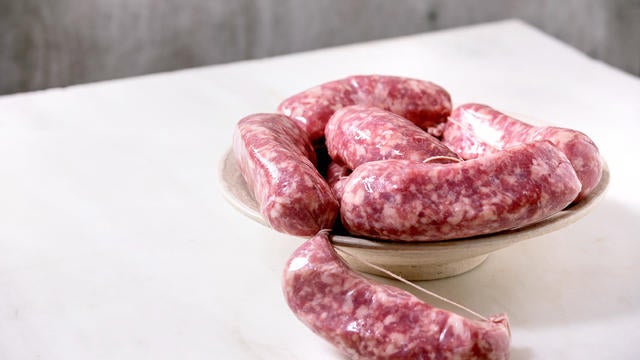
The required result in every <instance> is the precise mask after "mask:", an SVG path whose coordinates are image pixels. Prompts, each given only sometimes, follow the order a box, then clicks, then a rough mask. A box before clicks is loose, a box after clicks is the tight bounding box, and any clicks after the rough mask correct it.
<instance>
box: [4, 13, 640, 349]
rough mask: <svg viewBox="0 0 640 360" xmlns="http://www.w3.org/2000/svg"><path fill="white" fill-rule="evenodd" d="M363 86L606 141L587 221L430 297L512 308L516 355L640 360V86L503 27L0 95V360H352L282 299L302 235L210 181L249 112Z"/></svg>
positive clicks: (537, 36) (488, 310) (529, 33)
mask: <svg viewBox="0 0 640 360" xmlns="http://www.w3.org/2000/svg"><path fill="white" fill-rule="evenodd" d="M356 73H384V74H395V75H404V76H412V77H418V78H424V79H430V80H432V81H435V82H437V83H439V84H441V85H443V86H444V87H445V88H447V89H448V90H449V91H450V92H451V94H452V96H453V99H454V102H456V103H462V102H466V101H478V102H484V103H488V104H491V105H493V106H494V107H497V108H500V109H504V110H509V111H512V112H518V113H522V114H527V115H530V116H532V117H535V118H539V119H544V120H545V121H548V122H550V123H553V124H557V125H560V126H566V127H572V128H576V129H578V130H581V131H584V132H585V133H587V134H589V135H590V136H591V137H592V138H593V139H594V140H595V141H596V143H597V144H598V145H599V146H600V149H601V152H602V154H603V156H604V157H605V158H606V159H607V161H608V163H609V168H610V170H611V176H612V178H611V184H610V188H609V191H608V194H607V196H606V198H605V199H604V200H603V201H602V202H601V204H600V205H599V206H598V207H597V208H595V209H594V210H593V211H592V213H591V214H590V215H588V216H587V217H585V218H584V219H582V220H581V221H579V222H577V223H575V224H573V225H571V226H569V227H567V228H565V229H562V230H560V231H558V232H555V233H553V234H550V235H547V236H543V237H540V238H536V239H531V240H527V241H525V242H522V243H519V244H516V245H514V246H512V247H509V248H507V249H504V250H500V251H498V252H496V253H494V254H493V255H491V256H490V257H489V259H488V260H487V261H486V262H485V263H484V264H482V265H481V266H480V267H479V268H477V269H476V270H474V271H472V272H469V273H467V274H464V275H461V276H458V277H454V278H449V279H443V280H438V281H431V282H423V283H421V285H423V286H424V287H426V288H428V289H430V290H432V291H435V292H437V293H439V294H441V295H444V296H446V297H449V298H451V299H453V300H455V301H457V302H460V303H462V304H465V305H466V306H468V307H470V308H472V309H474V310H476V311H478V312H480V313H483V314H485V315H487V314H492V313H497V312H507V313H508V314H509V316H510V319H511V324H512V331H513V343H512V357H513V359H568V358H571V359H579V358H583V359H588V358H594V359H597V358H611V359H633V358H638V357H640V350H638V348H637V347H636V346H635V345H636V344H637V343H638V342H640V261H638V258H639V255H640V241H638V240H639V238H640V232H639V230H640V221H639V220H640V217H639V215H640V192H639V191H637V186H638V185H637V184H639V183H640V175H639V174H640V171H639V170H638V167H637V166H635V161H634V158H635V156H636V154H637V153H638V152H637V149H636V148H635V145H637V142H638V141H637V137H638V133H639V130H640V125H639V123H640V122H639V121H638V120H640V80H639V79H638V78H636V77H633V76H631V75H628V74H625V73H623V72H621V71H619V70H616V69H613V68H611V67H609V66H606V65H604V64H602V63H600V62H597V61H594V60H592V59H590V58H588V57H586V56H585V55H583V54H581V53H579V52H578V51H576V50H574V49H572V48H570V47H568V46H566V45H565V44H563V43H561V42H558V41H556V40H554V39H552V38H550V37H548V36H546V35H544V34H543V33H541V32H539V31H538V30H536V29H534V28H532V27H530V26H528V25H526V24H524V23H521V22H518V21H506V22H499V23H491V24H485V25H480V26H474V27H467V28H462V29H455V30H450V31H444V32H437V33H430V34H423V35H417V36H410V37H403V38H396V39H391V40H385V41H378V42H370V43H363V44H356V45H350V46H345V47H339V48H333V49H324V50H319V51H313V52H309V53H303V54H294V55H289V56H282V57H277V58H270V59H263V60H257V61H248V62H241V63H231V64H227V65H219V66H212V67H205V68H198V69H192V70H184V71H179V72H173V73H163V74H157V75H151V76H145V77H138V78H131V79H124V80H117V81H110V82H103V83H96V84H90V85H83V86H76V87H70V88H65V89H52V90H47V91H42V92H37V93H26V94H18V95H13V96H5V97H0V199H2V201H1V202H0V359H8V360H14V359H15V360H17V359H20V360H22V359H47V360H49V359H52V360H53V359H331V358H335V359H339V358H341V357H340V355H339V354H337V353H336V352H335V351H334V350H333V349H332V348H331V346H330V345H328V344H327V343H325V342H324V340H322V339H320V338H319V337H317V336H315V335H314V334H313V333H311V331H309V330H308V329H307V328H305V327H304V326H303V325H302V324H301V323H300V322H299V321H298V320H297V319H296V318H295V317H294V316H293V314H292V313H291V312H290V311H289V310H288V308H287V306H286V304H285V302H284V298H283V296H282V293H281V289H280V276H281V272H282V269H283V266H284V263H285V261H286V259H287V257H288V256H289V254H291V252H292V251H293V249H294V248H296V247H297V246H298V245H299V244H300V243H301V242H302V239H300V238H295V237H290V236H285V235H282V234H278V233H275V232H274V231H271V230H270V229H267V228H265V227H263V226H261V225H259V224H257V223H255V222H253V221H251V220H249V219H248V218H246V217H244V216H242V215H240V214H239V213H238V212H237V211H236V210H235V209H234V208H232V207H231V206H230V205H228V204H227V203H226V202H225V201H224V199H223V197H222V194H221V192H220V191H219V184H218V180H217V177H216V172H217V167H218V162H219V160H220V159H221V157H222V155H223V152H224V150H225V149H227V148H228V147H229V145H230V143H231V133H232V129H233V126H234V124H235V122H236V121H237V120H239V119H240V118H241V117H242V116H244V115H247V114H249V113H253V112H268V111H273V110H274V109H275V107H276V105H277V104H278V103H279V101H280V100H282V99H283V98H285V97H286V96H288V95H290V94H292V93H295V92H297V91H299V90H302V89H305V88H307V87H310V86H312V85H315V84H317V83H320V82H324V81H327V80H330V79H334V78H339V77H342V76H346V75H350V74H356ZM381 281H385V282H391V281H388V280H381ZM424 298H425V300H427V301H430V302H433V303H436V304H437V302H436V301H434V300H432V299H428V298H426V297H424Z"/></svg>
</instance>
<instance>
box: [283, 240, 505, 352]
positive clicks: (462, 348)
mask: <svg viewBox="0 0 640 360" xmlns="http://www.w3.org/2000/svg"><path fill="white" fill-rule="evenodd" d="M283 291H284V295H285V298H286V300H287V303H288V305H289V307H290V308H291V310H292V311H293V313H294V314H295V315H296V316H297V317H298V318H299V319H300V320H301V321H302V322H303V323H304V324H305V325H306V326H308V327H309V328H311V330H313V331H314V332H315V333H316V334H318V335H320V336H322V337H323V338H325V339H326V340H328V341H329V342H330V343H331V344H333V345H334V346H335V347H337V348H338V349H339V350H340V351H342V352H343V353H344V354H345V355H347V356H348V357H349V358H350V359H398V360H400V359H411V360H413V359H442V360H447V359H493V360H499V359H508V358H509V343H510V338H511V335H510V331H509V321H508V319H507V317H506V316H505V315H498V316H494V317H491V318H490V319H489V320H488V321H486V320H470V319H466V318H464V317H462V316H460V315H457V314H454V313H451V312H448V311H445V310H441V309H438V308H435V307H432V306H431V305H429V304H427V303H425V302H423V301H421V300H420V299H418V298H417V297H415V296H413V295H412V294H410V293H408V292H406V291H404V290H401V289H398V288H395V287H392V286H388V285H382V284H376V283H374V282H372V281H371V280H368V279H365V278H364V277H362V276H361V275H359V274H357V273H355V272H354V271H352V270H350V269H349V268H348V267H347V265H346V264H345V263H344V262H343V261H342V260H341V259H340V258H339V257H338V256H337V254H336V253H335V251H334V249H333V248H332V246H331V244H330V242H329V237H328V232H326V231H322V232H320V233H318V234H317V235H316V236H314V237H313V238H311V239H310V240H308V241H307V242H305V243H304V244H303V245H302V246H300V247H299V248H298V249H297V250H296V251H295V252H294V253H293V254H292V256H291V257H290V258H289V261H288V263H287V265H286V267H285V271H284V276H283Z"/></svg>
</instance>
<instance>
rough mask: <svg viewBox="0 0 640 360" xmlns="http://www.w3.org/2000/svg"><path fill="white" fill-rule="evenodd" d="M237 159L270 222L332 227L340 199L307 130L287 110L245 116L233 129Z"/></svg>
mask: <svg viewBox="0 0 640 360" xmlns="http://www.w3.org/2000/svg"><path fill="white" fill-rule="evenodd" d="M233 150H234V155H235V158H236V162H237V163H238V166H239V167H240V171H241V173H242V176H243V177H244V179H245V180H246V182H247V185H248V186H249V188H250V189H251V190H252V191H253V194H254V196H255V198H256V201H257V202H258V203H259V204H260V212H261V214H262V216H263V217H264V219H265V220H266V221H267V222H268V223H269V225H270V226H271V227H272V228H274V229H275V230H277V231H281V232H285V233H289V234H293V235H313V234H315V233H316V232H317V231H319V230H320V229H325V228H331V227H332V226H333V224H334V222H335V220H336V218H337V215H338V201H337V199H336V198H335V196H334V195H333V193H332V192H331V189H330V188H329V185H328V184H327V182H326V181H325V180H324V179H323V178H322V176H321V175H320V173H318V171H317V170H316V168H315V166H314V163H315V161H316V155H315V152H314V150H313V147H312V145H311V143H310V142H309V138H308V137H307V135H306V134H305V133H304V131H303V130H302V129H301V128H300V127H299V126H298V125H297V124H296V122H294V121H293V120H291V119H289V118H288V117H286V116H284V115H281V114H254V115H249V116H247V117H245V118H243V119H242V120H240V121H239V122H238V124H237V126H236V128H235V132H234V135H233Z"/></svg>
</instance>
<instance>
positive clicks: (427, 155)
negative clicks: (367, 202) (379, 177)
mask: <svg viewBox="0 0 640 360" xmlns="http://www.w3.org/2000/svg"><path fill="white" fill-rule="evenodd" d="M325 140H326V144H327V150H328V151H329V156H331V158H332V159H333V161H336V162H338V163H340V164H345V165H347V167H349V168H350V169H355V168H357V167H358V166H360V165H362V164H364V163H366V162H369V161H376V160H387V159H405V160H412V161H418V162H422V161H425V160H428V159H431V158H434V157H435V160H434V162H442V163H445V162H457V161H458V160H461V159H460V157H459V156H458V155H457V154H456V153H454V152H453V151H451V150H450V149H449V148H448V147H446V146H445V145H444V144H442V143H441V142H440V141H439V140H438V139H436V138H435V137H433V136H431V135H429V134H428V133H427V132H426V131H424V130H422V129H420V128H419V127H418V126H417V125H415V124H414V123H412V122H411V121H409V120H407V119H405V118H403V117H402V116H400V115H396V114H394V113H392V112H388V111H385V110H382V109H380V108H376V107H372V106H364V105H353V106H347V107H344V108H342V109H340V110H338V111H336V112H335V113H334V114H333V116H331V119H329V122H328V123H327V126H326V128H325Z"/></svg>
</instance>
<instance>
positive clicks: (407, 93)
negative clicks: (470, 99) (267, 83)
mask: <svg viewBox="0 0 640 360" xmlns="http://www.w3.org/2000/svg"><path fill="white" fill-rule="evenodd" d="M356 104H359V105H369V106H376V107H379V108H382V109H384V110H388V111H391V112H393V113H396V114H398V115H400V116H403V117H405V118H407V119H409V120H411V121H413V122H414V123H415V124H416V125H418V126H419V127H421V128H423V129H427V128H430V127H432V126H435V125H437V124H439V123H442V122H444V121H445V120H446V119H447V116H449V114H450V113H451V97H450V96H449V93H448V92H447V91H446V90H444V89H443V88H442V87H440V86H438V85H436V84H434V83H432V82H428V81H423V80H417V79H410V78H402V77H397V76H382V75H356V76H350V77H347V78H344V79H340V80H335V81H331V82H328V83H324V84H322V85H318V86H316V87H313V88H311V89H308V90H306V91H303V92H301V93H299V94H296V95H293V96H291V97H289V98H287V99H285V100H284V101H283V102H282V103H280V105H279V106H278V112H279V113H282V114H284V115H287V116H289V117H291V118H292V119H295V120H297V121H298V122H300V125H301V126H302V127H303V128H304V129H305V131H306V132H307V134H309V138H310V139H311V141H312V142H313V143H315V142H317V141H318V140H321V139H322V137H323V136H324V128H325V126H326V124H327V121H329V118H330V117H331V115H333V113H334V112H335V111H336V110H338V109H340V108H342V107H344V106H349V105H356Z"/></svg>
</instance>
